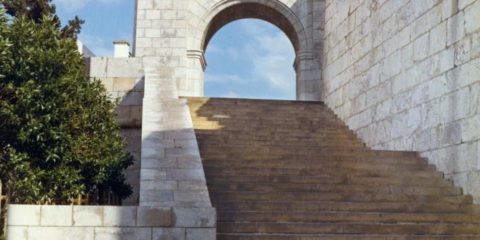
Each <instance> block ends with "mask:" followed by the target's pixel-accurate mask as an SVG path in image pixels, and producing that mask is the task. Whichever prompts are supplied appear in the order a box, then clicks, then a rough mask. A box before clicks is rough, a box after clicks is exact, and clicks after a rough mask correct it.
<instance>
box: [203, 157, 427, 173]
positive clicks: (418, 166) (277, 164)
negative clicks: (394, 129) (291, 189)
mask: <svg viewBox="0 0 480 240" xmlns="http://www.w3.org/2000/svg"><path fill="white" fill-rule="evenodd" d="M305 162H306V161H301V160H290V161H286V160H279V161H271V160H270V161H269V160H265V161H254V160H245V161H241V160H229V161H224V160H217V161H215V160H210V159H205V160H203V163H204V166H205V167H211V168H223V169H231V168H257V169H264V168H286V169H305V168H306V167H305V165H304V164H301V163H305ZM310 162H311V166H309V167H308V169H312V170H313V169H318V170H322V169H326V168H328V169H330V168H336V169H351V170H360V169H365V170H372V169H373V170H375V169H381V170H384V169H389V170H398V169H405V170H428V171H435V169H436V168H435V167H434V166H433V165H428V164H425V163H421V162H413V163H412V162H400V161H397V162H392V163H391V164H389V165H385V164H381V161H369V162H356V161H338V162H333V161H325V160H323V161H322V160H320V159H319V160H317V161H310ZM379 162H380V164H378V163H379ZM375 164H376V165H375Z"/></svg>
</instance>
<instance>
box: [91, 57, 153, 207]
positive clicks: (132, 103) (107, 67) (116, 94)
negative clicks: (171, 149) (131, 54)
mask: <svg viewBox="0 0 480 240" xmlns="http://www.w3.org/2000/svg"><path fill="white" fill-rule="evenodd" d="M86 66H87V72H88V74H89V76H90V77H92V78H96V79H99V80H101V81H102V83H103V84H104V86H105V88H106V89H107V91H108V92H109V93H110V95H111V97H112V99H118V100H119V103H118V107H117V109H116V114H117V118H118V121H119V124H120V127H121V133H122V135H123V136H124V138H125V139H126V141H127V150H128V151H129V152H130V153H131V154H132V155H133V157H134V159H135V162H134V164H133V165H132V166H131V167H130V168H129V169H127V171H126V172H125V175H126V178H127V182H128V183H129V184H130V185H131V186H132V187H133V194H132V195H131V196H130V197H129V198H127V199H125V200H124V201H123V205H138V201H139V191H140V158H141V154H140V153H141V141H142V136H141V134H142V130H141V126H142V104H143V92H144V78H143V75H144V70H143V63H142V62H141V61H139V60H138V59H135V58H88V59H86Z"/></svg>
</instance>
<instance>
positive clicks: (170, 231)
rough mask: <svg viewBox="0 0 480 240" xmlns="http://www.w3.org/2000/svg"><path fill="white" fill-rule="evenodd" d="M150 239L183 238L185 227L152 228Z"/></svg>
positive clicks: (172, 239)
mask: <svg viewBox="0 0 480 240" xmlns="http://www.w3.org/2000/svg"><path fill="white" fill-rule="evenodd" d="M152 240H185V228H154V229H153V237H152Z"/></svg>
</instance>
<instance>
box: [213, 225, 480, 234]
mask: <svg viewBox="0 0 480 240" xmlns="http://www.w3.org/2000/svg"><path fill="white" fill-rule="evenodd" d="M217 232H219V233H275V234H278V233H284V234H295V233H300V234H410V235H421V234H432V235H452V234H479V236H480V225H479V224H444V223H436V224H420V223H415V224H359V223H356V224H355V223H292V222H287V223H271V222H255V223H254V224H252V223H251V222H233V223H232V222H218V223H217Z"/></svg>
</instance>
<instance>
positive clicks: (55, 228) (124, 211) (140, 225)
mask: <svg viewBox="0 0 480 240" xmlns="http://www.w3.org/2000/svg"><path fill="white" fill-rule="evenodd" d="M8 213H9V214H8V233H7V234H8V235H7V240H46V239H48V240H65V239H68V240H133V239H135V240H159V239H178V240H199V239H215V233H216V232H215V228H214V226H215V212H212V211H210V209H184V208H174V209H172V208H152V207H100V206H35V205H10V206H9V210H8Z"/></svg>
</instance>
